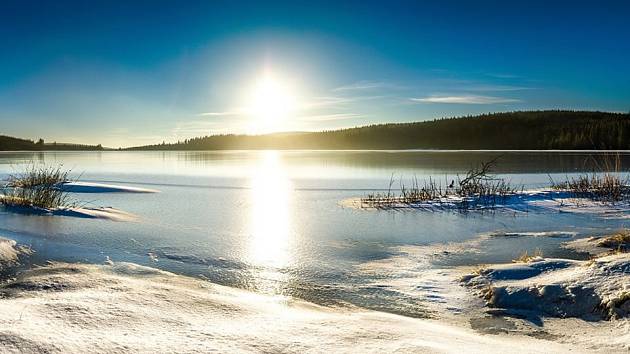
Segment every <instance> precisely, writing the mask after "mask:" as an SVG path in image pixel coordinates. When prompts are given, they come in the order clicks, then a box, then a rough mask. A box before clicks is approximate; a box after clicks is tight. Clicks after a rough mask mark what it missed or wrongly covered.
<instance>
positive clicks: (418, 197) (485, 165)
mask: <svg viewBox="0 0 630 354" xmlns="http://www.w3.org/2000/svg"><path fill="white" fill-rule="evenodd" d="M496 162H497V159H493V160H491V161H488V162H482V163H481V164H479V166H476V167H473V168H471V169H470V170H469V171H468V172H467V173H466V175H465V176H463V177H462V176H459V175H457V177H456V179H453V180H451V182H450V183H449V182H448V178H446V179H445V181H444V184H443V183H441V182H438V181H437V179H435V178H433V177H429V179H428V180H427V181H425V182H424V183H423V184H420V183H419V182H418V179H417V177H414V178H413V180H412V181H411V184H410V185H405V184H404V182H403V181H402V180H401V181H400V188H399V189H398V191H399V192H398V193H396V192H394V190H393V186H394V184H395V181H394V178H393V176H392V178H391V179H390V182H389V188H388V190H387V192H386V193H384V192H383V193H371V194H368V195H367V196H365V197H364V198H361V204H362V205H366V206H368V207H376V208H391V207H395V206H396V205H413V204H416V203H422V202H429V201H432V202H447V201H448V202H451V203H456V204H457V205H458V207H459V208H461V209H472V208H476V207H480V206H482V207H493V206H495V205H496V204H498V203H500V202H502V201H505V199H506V198H508V197H509V196H512V195H514V194H515V193H516V192H517V191H518V189H517V188H515V187H513V186H512V185H511V184H510V182H508V181H506V180H504V179H502V178H497V177H495V176H494V175H493V174H492V170H493V168H494V167H495V165H496Z"/></svg>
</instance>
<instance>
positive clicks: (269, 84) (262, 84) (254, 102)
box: [248, 71, 297, 134]
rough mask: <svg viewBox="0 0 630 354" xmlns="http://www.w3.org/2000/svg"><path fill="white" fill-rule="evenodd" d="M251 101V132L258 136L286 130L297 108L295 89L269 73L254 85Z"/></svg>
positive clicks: (249, 108) (249, 109)
mask: <svg viewBox="0 0 630 354" xmlns="http://www.w3.org/2000/svg"><path fill="white" fill-rule="evenodd" d="M249 101H250V103H249V105H248V106H249V107H248V111H249V112H250V116H251V119H252V122H251V123H252V124H251V129H250V130H251V132H252V133H257V134H262V133H270V132H275V131H281V130H286V128H287V123H288V121H289V119H290V118H292V117H293V115H294V113H295V110H296V107H297V98H296V95H295V88H293V87H291V85H290V84H289V83H288V82H287V81H284V80H282V79H280V78H279V77H278V76H276V75H273V73H271V72H269V71H267V72H265V73H264V75H262V76H261V77H260V78H259V79H258V80H257V81H256V83H255V84H254V85H253V89H252V90H251V94H250V99H249Z"/></svg>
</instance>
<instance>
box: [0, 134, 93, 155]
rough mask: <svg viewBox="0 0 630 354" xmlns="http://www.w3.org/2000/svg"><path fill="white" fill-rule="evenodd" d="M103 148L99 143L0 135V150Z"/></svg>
mask: <svg viewBox="0 0 630 354" xmlns="http://www.w3.org/2000/svg"><path fill="white" fill-rule="evenodd" d="M99 150H104V148H103V147H102V146H101V145H100V144H99V145H83V144H69V143H57V142H53V143H46V142H44V140H43V139H39V140H38V141H37V142H35V141H33V140H28V139H20V138H14V137H11V136H6V135H0V151H99Z"/></svg>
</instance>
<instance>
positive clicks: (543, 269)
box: [462, 253, 630, 319]
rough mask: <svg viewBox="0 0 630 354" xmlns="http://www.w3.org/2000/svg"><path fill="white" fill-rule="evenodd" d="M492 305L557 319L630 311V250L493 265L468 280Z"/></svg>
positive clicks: (615, 314)
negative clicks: (587, 257)
mask: <svg viewBox="0 0 630 354" xmlns="http://www.w3.org/2000/svg"><path fill="white" fill-rule="evenodd" d="M462 280H463V281H464V283H465V284H466V285H468V286H471V287H473V288H476V289H478V290H479V291H480V292H481V293H482V294H483V296H484V297H485V298H486V300H487V302H488V305H489V306H491V307H498V308H504V309H510V310H525V311H532V312H534V313H537V314H543V315H547V316H555V317H563V318H564V317H582V318H589V319H598V318H605V319H608V318H612V317H626V316H628V315H630V254H628V253H619V254H613V255H608V256H605V257H600V258H597V259H594V260H591V261H575V260H567V259H544V258H541V257H537V258H534V259H533V260H532V261H531V262H528V263H513V264H502V265H494V266H489V267H487V268H483V269H481V270H479V271H478V273H477V274H471V275H468V276H466V277H464V278H463V279H462Z"/></svg>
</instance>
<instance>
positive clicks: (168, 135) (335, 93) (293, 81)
mask: <svg viewBox="0 0 630 354" xmlns="http://www.w3.org/2000/svg"><path fill="white" fill-rule="evenodd" d="M629 13H630V2H627V1H598V2H595V1H591V2H582V1H522V2H517V1H510V2H508V1H386V2H385V1H374V2H371V1H335V2H332V1H331V2H324V1H285V2H282V1H281V2H273V1H259V2H242V1H159V0H156V1H113V0H112V1H98V0H96V1H54V2H53V1H50V2H46V3H44V2H39V1H24V0H22V1H3V2H2V3H1V4H0V50H1V51H2V52H1V55H0V123H1V126H2V128H1V130H0V133H2V134H9V135H16V136H21V137H27V138H31V139H35V138H39V137H44V138H45V139H46V140H47V141H52V140H56V141H64V142H93V143H102V144H104V145H106V146H113V147H118V146H129V145H137V144H145V143H153V142H161V141H162V140H166V141H175V140H178V139H185V138H188V137H193V136H199V135H207V134H217V133H229V132H235V133H241V132H252V131H251V129H250V128H251V126H252V121H255V120H256V119H257V118H255V117H253V116H255V114H252V112H251V111H252V110H251V109H249V108H248V107H249V106H248V105H249V103H248V100H249V101H251V100H250V99H249V98H248V97H249V93H248V92H250V91H251V89H250V88H251V87H253V86H255V83H256V82H257V80H259V78H260V77H261V75H265V73H272V75H273V77H274V80H276V81H277V82H281V83H282V85H283V87H284V88H285V91H291V102H292V105H291V107H292V108H291V111H290V112H289V114H288V116H287V117H286V119H284V120H283V121H282V124H281V125H280V126H275V127H274V129H276V130H278V129H281V130H322V129H334V128H342V127H351V126H357V125H366V124H373V123H382V122H407V121H418V120H426V119H433V118H437V117H446V116H458V115H467V114H477V113H483V112H496V111H510V110H529V109H586V110H606V111H630V65H629V64H628V58H630V25H629V24H628V14H629ZM282 103H283V101H281V102H280V104H281V105H282Z"/></svg>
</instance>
